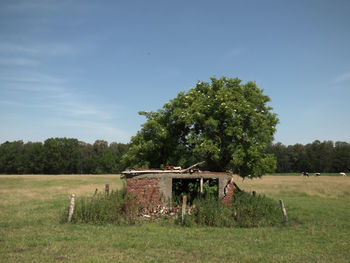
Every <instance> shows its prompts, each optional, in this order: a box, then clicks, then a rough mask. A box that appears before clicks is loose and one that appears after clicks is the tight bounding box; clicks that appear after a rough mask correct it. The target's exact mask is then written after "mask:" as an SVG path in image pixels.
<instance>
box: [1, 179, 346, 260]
mask: <svg viewBox="0 0 350 263" xmlns="http://www.w3.org/2000/svg"><path fill="white" fill-rule="evenodd" d="M235 182H236V183H237V184H238V185H239V187H240V188H242V189H243V190H245V191H248V192H251V191H256V192H257V193H261V194H265V195H266V196H268V197H271V198H273V199H274V200H276V202H278V200H279V199H283V201H284V204H285V207H286V209H287V213H288V217H289V221H290V223H289V224H288V225H286V226H282V227H261V228H215V227H191V228H189V227H182V226H179V225H175V224H173V223H172V222H162V221H160V222H149V223H145V224H137V225H133V226H116V225H108V224H107V225H92V224H62V223H60V222H59V220H60V215H61V214H62V211H63V210H64V209H66V207H67V206H68V204H69V198H70V194H71V193H75V194H76V195H77V196H78V197H79V196H92V195H93V193H94V191H95V189H96V188H98V189H99V191H103V190H104V185H105V184H107V183H108V184H110V189H117V188H120V187H122V185H123V181H122V180H121V179H120V177H119V175H0V211H1V212H0V261H1V262H225V261H227V262H349V259H350V191H349V190H350V177H340V176H321V177H314V176H312V177H311V176H310V177H309V178H305V177H301V176H280V175H273V176H264V177H263V178H262V179H254V180H249V179H246V180H242V179H241V178H238V177H235ZM281 217H282V216H281Z"/></svg>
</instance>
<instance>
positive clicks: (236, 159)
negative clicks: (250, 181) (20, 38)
mask: <svg viewBox="0 0 350 263" xmlns="http://www.w3.org/2000/svg"><path fill="white" fill-rule="evenodd" d="M269 101H270V98H269V97H268V96H266V95H264V94H263V91H262V90H260V89H259V88H258V87H257V85H256V84H255V83H254V82H247V83H246V84H241V80H239V79H237V78H235V79H231V78H225V77H222V78H220V79H216V78H211V83H207V82H198V83H197V85H196V87H195V88H192V89H190V90H189V91H188V92H180V93H179V94H178V96H177V97H176V98H174V99H173V100H171V101H170V102H169V103H166V104H165V105H164V106H163V108H162V109H160V110H158V111H157V112H140V114H141V115H143V116H145V117H146V118H147V121H146V123H144V124H143V125H142V129H141V131H139V132H138V133H137V135H136V136H134V137H132V139H131V146H130V148H129V151H128V153H127V154H126V155H125V156H124V160H123V161H124V163H125V165H126V166H129V167H132V166H138V167H162V166H165V165H180V166H189V165H190V164H193V163H194V162H196V161H202V160H205V161H206V167H205V168H207V169H210V170H215V171H226V170H233V172H235V173H238V174H239V175H240V176H242V177H246V176H251V177H260V176H262V175H263V174H264V173H265V172H267V171H272V170H273V169H274V167H275V161H274V158H273V156H272V155H269V154H266V153H265V148H266V146H267V145H268V144H269V143H271V142H272V140H273V134H274V132H275V131H276V129H275V126H276V124H277V123H278V119H277V117H276V114H274V113H272V112H271V110H272V108H271V107H269V106H267V103H268V102H269Z"/></svg>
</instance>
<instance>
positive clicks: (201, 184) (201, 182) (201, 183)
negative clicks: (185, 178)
mask: <svg viewBox="0 0 350 263" xmlns="http://www.w3.org/2000/svg"><path fill="white" fill-rule="evenodd" d="M200 186H201V193H200V196H201V197H202V195H203V177H202V178H201V181H200Z"/></svg>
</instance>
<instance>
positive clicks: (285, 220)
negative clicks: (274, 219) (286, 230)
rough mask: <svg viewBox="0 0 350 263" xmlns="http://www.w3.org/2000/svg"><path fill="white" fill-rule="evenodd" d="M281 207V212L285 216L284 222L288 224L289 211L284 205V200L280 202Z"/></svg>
mask: <svg viewBox="0 0 350 263" xmlns="http://www.w3.org/2000/svg"><path fill="white" fill-rule="evenodd" d="M280 206H281V211H282V215H283V220H284V222H288V216H287V211H286V209H285V208H284V204H283V201H282V200H280Z"/></svg>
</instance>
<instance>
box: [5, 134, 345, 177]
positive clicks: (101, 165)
mask: <svg viewBox="0 0 350 263" xmlns="http://www.w3.org/2000/svg"><path fill="white" fill-rule="evenodd" d="M128 148H129V145H128V144H124V143H111V144H108V143H107V142H106V141H103V140H97V141H95V142H94V144H89V143H85V142H81V141H78V140H77V139H69V138H50V139H47V140H46V141H45V142H44V143H41V142H28V143H23V141H14V142H5V143H3V144H0V173H1V174H103V173H120V172H121V171H123V170H124V169H125V168H126V167H124V166H123V163H122V161H121V160H122V156H123V154H124V153H126V152H127V151H128ZM267 151H268V152H269V153H272V154H274V155H275V156H276V160H277V169H276V172H278V173H293V172H303V171H305V172H324V173H325V172H328V173H332V172H349V171H350V144H349V143H346V142H335V143H334V142H332V141H324V142H320V141H318V140H317V141H314V142H313V143H310V144H306V145H302V144H295V145H289V146H285V145H283V144H282V143H276V144H272V145H270V146H269V147H268V149H267ZM174 165H177V164H174Z"/></svg>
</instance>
